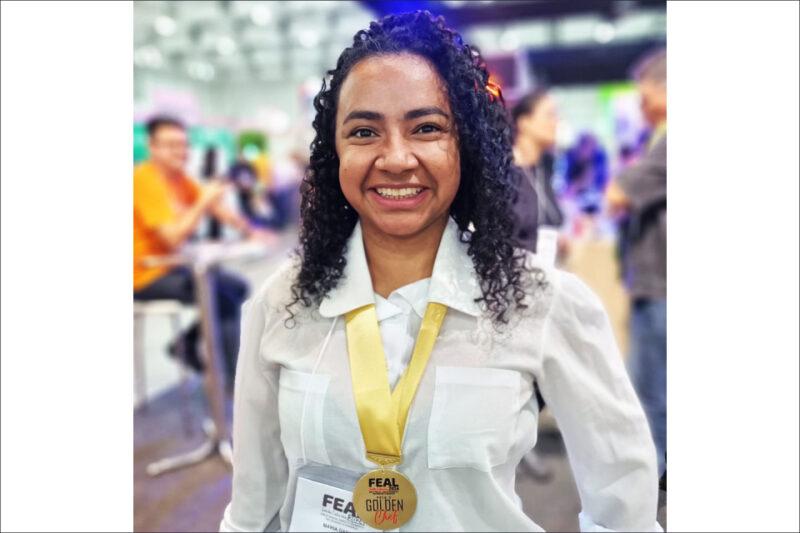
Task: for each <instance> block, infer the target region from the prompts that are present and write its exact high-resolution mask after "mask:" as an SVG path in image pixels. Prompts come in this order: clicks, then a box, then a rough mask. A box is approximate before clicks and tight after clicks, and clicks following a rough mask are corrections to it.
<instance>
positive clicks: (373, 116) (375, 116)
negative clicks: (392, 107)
mask: <svg viewBox="0 0 800 533" xmlns="http://www.w3.org/2000/svg"><path fill="white" fill-rule="evenodd" d="M356 119H362V120H383V115H382V114H380V113H376V112H375V111H351V112H350V113H349V114H348V115H347V117H346V118H345V119H344V122H342V124H346V123H347V122H348V121H350V120H356Z"/></svg>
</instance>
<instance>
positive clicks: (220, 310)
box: [133, 116, 260, 381]
mask: <svg viewBox="0 0 800 533" xmlns="http://www.w3.org/2000/svg"><path fill="white" fill-rule="evenodd" d="M147 132H148V137H149V138H148V143H149V144H148V146H149V149H150V158H149V159H148V160H147V161H145V162H143V163H141V164H140V165H138V166H137V167H136V168H135V170H134V174H133V259H134V263H133V291H134V292H133V295H134V299H136V300H160V299H174V300H180V301H181V302H184V303H194V302H195V287H194V278H193V277H192V272H191V270H190V269H189V268H188V267H186V266H176V267H168V266H157V267H156V266H152V267H151V266H145V265H144V264H143V263H142V260H143V259H144V258H146V257H151V256H158V255H167V254H170V253H171V252H174V251H175V250H177V249H178V248H180V247H181V246H182V245H183V244H184V243H185V242H186V241H187V240H189V239H190V238H191V237H192V235H193V234H194V232H195V230H196V229H197V227H198V225H199V224H200V222H201V220H202V219H203V217H204V216H205V215H207V214H211V215H213V216H214V217H215V218H217V219H218V220H220V221H221V222H222V223H225V224H228V225H231V226H233V227H234V228H235V229H237V230H238V231H240V232H241V233H242V234H245V235H248V236H252V237H259V236H260V235H259V233H258V232H257V231H255V230H254V228H253V227H251V226H250V225H249V224H248V223H247V221H245V220H244V219H243V218H242V217H241V216H239V215H238V214H237V213H234V212H233V211H231V210H230V209H228V208H227V207H226V206H225V205H224V203H223V201H222V199H223V197H224V195H225V193H226V190H227V189H228V187H229V185H228V184H226V183H225V182H223V181H221V180H211V181H209V182H208V183H207V184H206V185H205V186H200V185H199V184H198V183H197V182H195V181H194V180H192V179H191V178H190V177H189V176H187V175H186V173H185V171H184V168H185V165H186V162H187V158H188V153H189V151H188V141H187V135H186V128H185V126H184V125H183V123H182V122H180V121H178V120H176V119H174V118H171V117H166V116H157V117H154V118H153V119H151V120H150V121H149V122H148V124H147ZM214 276H215V277H214V287H215V291H216V301H217V317H216V318H217V320H218V323H219V324H220V332H221V336H222V339H221V340H222V346H223V348H224V355H225V366H226V370H227V375H228V379H229V381H231V380H232V379H233V373H234V370H235V361H236V354H237V351H238V347H239V316H240V307H241V304H242V302H243V301H244V300H245V298H246V297H247V294H248V287H247V284H246V282H245V281H244V280H242V279H240V278H239V277H238V276H235V275H233V274H231V273H228V272H224V271H219V272H217V273H216V274H215V275H214ZM199 336H200V326H199V323H197V322H196V323H194V324H193V325H192V326H191V327H189V328H188V329H187V330H186V331H185V332H184V333H183V334H182V335H181V336H180V337H179V338H178V339H176V340H175V341H173V342H172V343H171V345H170V348H169V352H170V355H172V356H173V357H178V356H180V357H182V358H183V359H184V362H185V363H186V364H187V365H189V366H190V367H191V368H193V369H195V370H197V371H202V370H203V366H204V365H203V362H202V359H201V358H200V356H199V353H198V341H199Z"/></svg>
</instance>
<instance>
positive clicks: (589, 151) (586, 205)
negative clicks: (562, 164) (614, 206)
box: [566, 132, 608, 215]
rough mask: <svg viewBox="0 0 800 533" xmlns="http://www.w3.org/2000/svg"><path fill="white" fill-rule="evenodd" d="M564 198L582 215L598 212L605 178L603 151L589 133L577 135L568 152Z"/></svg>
mask: <svg viewBox="0 0 800 533" xmlns="http://www.w3.org/2000/svg"><path fill="white" fill-rule="evenodd" d="M566 163H567V165H566V166H567V171H566V174H567V193H566V194H567V196H569V197H570V198H571V199H572V200H573V201H574V202H575V203H576V204H577V205H578V207H579V208H580V210H581V212H583V213H585V214H589V215H592V214H595V213H597V212H599V211H600V205H601V203H602V199H603V193H602V191H603V190H605V187H606V181H607V179H608V162H607V157H606V152H605V150H604V149H603V147H602V146H601V145H600V143H599V142H598V140H597V137H596V136H595V135H594V134H593V133H591V132H584V133H581V135H580V136H578V139H577V141H576V142H575V144H574V145H573V146H572V147H571V148H570V149H569V150H568V151H567V157H566Z"/></svg>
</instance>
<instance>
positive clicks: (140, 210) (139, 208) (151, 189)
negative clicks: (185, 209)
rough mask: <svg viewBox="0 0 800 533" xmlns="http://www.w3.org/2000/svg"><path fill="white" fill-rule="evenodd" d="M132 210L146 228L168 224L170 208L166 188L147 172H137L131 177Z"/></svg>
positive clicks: (170, 214)
mask: <svg viewBox="0 0 800 533" xmlns="http://www.w3.org/2000/svg"><path fill="white" fill-rule="evenodd" d="M133 210H134V212H135V213H136V215H138V217H139V219H140V220H141V221H142V222H143V223H144V225H145V226H146V227H147V228H150V229H153V228H156V227H158V226H161V225H163V224H166V223H168V222H170V220H171V219H172V208H171V207H170V204H169V196H168V193H167V190H166V188H165V187H164V185H163V184H162V183H160V182H159V180H158V178H157V177H155V176H154V175H153V174H152V173H150V172H149V171H147V170H144V169H142V170H137V171H136V172H135V173H134V177H133Z"/></svg>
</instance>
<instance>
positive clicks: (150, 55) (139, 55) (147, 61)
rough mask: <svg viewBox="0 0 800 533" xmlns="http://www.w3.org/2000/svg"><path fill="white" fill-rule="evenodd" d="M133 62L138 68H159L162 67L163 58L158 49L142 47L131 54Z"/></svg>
mask: <svg viewBox="0 0 800 533" xmlns="http://www.w3.org/2000/svg"><path fill="white" fill-rule="evenodd" d="M133 62H134V63H135V64H136V65H139V66H140V67H149V68H159V67H161V66H163V65H164V58H163V56H162V55H161V52H160V51H159V50H158V48H156V47H154V46H142V47H141V48H139V49H138V50H136V51H135V52H134V53H133Z"/></svg>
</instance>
